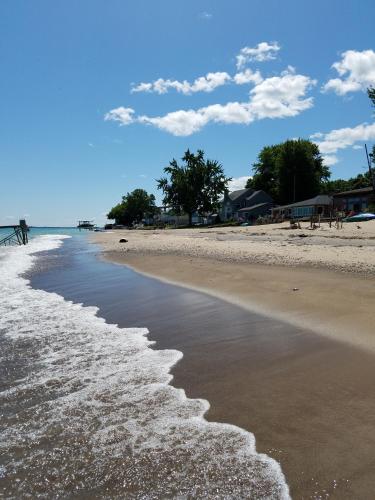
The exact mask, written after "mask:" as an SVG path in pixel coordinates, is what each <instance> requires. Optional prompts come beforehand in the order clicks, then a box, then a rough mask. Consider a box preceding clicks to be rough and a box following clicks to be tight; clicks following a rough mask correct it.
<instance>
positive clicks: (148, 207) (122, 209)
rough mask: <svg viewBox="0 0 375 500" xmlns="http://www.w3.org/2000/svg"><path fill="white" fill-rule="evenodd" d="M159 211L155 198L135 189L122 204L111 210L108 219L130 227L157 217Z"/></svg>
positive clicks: (124, 197)
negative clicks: (134, 223) (153, 216)
mask: <svg viewBox="0 0 375 500" xmlns="http://www.w3.org/2000/svg"><path fill="white" fill-rule="evenodd" d="M157 211H158V208H157V207H156V205H155V196H154V195H153V194H148V193H147V191H145V190H144V189H135V190H134V191H132V192H131V193H127V194H126V195H125V196H123V197H122V201H121V203H118V204H117V205H115V206H114V207H113V208H112V209H111V210H110V212H109V213H108V214H107V218H108V219H115V220H116V222H117V223H119V224H125V225H129V224H132V223H133V222H140V221H141V220H142V219H144V218H145V217H150V216H152V215H155V214H156V213H157Z"/></svg>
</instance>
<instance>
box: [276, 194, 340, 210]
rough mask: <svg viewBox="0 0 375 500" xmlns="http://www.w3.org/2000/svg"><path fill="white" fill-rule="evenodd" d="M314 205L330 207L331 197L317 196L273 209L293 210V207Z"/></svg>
mask: <svg viewBox="0 0 375 500" xmlns="http://www.w3.org/2000/svg"><path fill="white" fill-rule="evenodd" d="M316 205H332V197H331V196H328V195H326V194H318V196H315V198H310V199H309V200H303V201H297V202H296V203H291V204H290V205H283V206H282V207H275V209H276V210H277V209H280V208H294V207H311V206H316Z"/></svg>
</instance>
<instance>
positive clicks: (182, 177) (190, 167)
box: [157, 149, 231, 225]
mask: <svg viewBox="0 0 375 500" xmlns="http://www.w3.org/2000/svg"><path fill="white" fill-rule="evenodd" d="M182 161H183V164H182V165H179V164H178V163H177V161H176V160H175V159H173V160H172V161H171V162H170V163H169V165H168V166H167V167H165V168H164V173H165V174H167V176H165V177H162V178H161V179H159V180H157V183H158V186H157V187H158V189H161V190H162V191H163V194H164V198H163V203H164V205H166V206H169V207H171V208H172V209H173V210H174V212H175V213H177V214H180V213H187V214H188V215H189V224H190V225H191V223H192V215H193V213H194V212H197V213H199V214H204V213H207V212H212V211H214V210H216V209H217V207H218V205H219V200H220V198H221V196H222V195H223V193H224V192H225V191H226V190H227V185H228V182H229V181H230V180H231V179H230V178H228V177H225V175H224V171H223V167H222V165H221V164H220V163H218V162H217V161H216V160H206V159H205V158H204V151H202V150H200V149H199V150H198V151H197V153H196V154H194V153H191V152H190V151H189V150H187V151H186V152H185V154H184V156H183V157H182Z"/></svg>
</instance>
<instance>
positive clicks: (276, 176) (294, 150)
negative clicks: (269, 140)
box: [247, 139, 330, 204]
mask: <svg viewBox="0 0 375 500" xmlns="http://www.w3.org/2000/svg"><path fill="white" fill-rule="evenodd" d="M253 171H254V176H253V177H252V178H251V179H249V181H248V183H247V187H252V188H253V189H262V190H264V191H266V192H268V193H269V194H270V195H271V196H272V197H273V198H274V200H275V201H276V202H277V203H281V204H283V203H291V202H294V201H300V200H303V199H307V198H311V197H313V196H315V195H317V194H318V193H319V191H320V189H321V186H322V183H323V182H324V181H326V180H327V179H328V178H329V176H330V171H329V168H328V167H326V166H325V165H324V164H323V158H322V157H321V155H320V152H319V148H318V146H317V145H316V144H314V143H313V142H311V141H308V140H305V139H298V140H288V141H285V142H283V143H281V144H276V145H273V146H266V147H264V148H263V149H262V151H261V152H260V153H259V155H258V162H257V163H255V164H254V165H253Z"/></svg>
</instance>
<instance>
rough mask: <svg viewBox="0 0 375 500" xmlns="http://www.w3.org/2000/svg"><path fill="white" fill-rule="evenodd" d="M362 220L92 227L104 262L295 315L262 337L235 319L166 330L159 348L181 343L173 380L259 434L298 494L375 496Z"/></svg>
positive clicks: (368, 262) (373, 375) (369, 264)
mask: <svg viewBox="0 0 375 500" xmlns="http://www.w3.org/2000/svg"><path fill="white" fill-rule="evenodd" d="M306 226H307V224H306ZM359 226H360V227H357V225H356V224H347V225H344V227H343V229H340V230H337V229H336V228H329V227H328V225H325V226H323V227H321V228H320V229H315V230H309V229H308V228H307V227H302V228H301V229H297V230H291V229H289V224H284V225H271V226H255V227H240V228H212V229H209V228H194V229H183V230H164V231H159V230H158V231H143V230H137V231H113V232H107V233H97V234H95V235H93V237H92V240H93V241H95V242H96V243H99V244H100V245H101V248H102V255H103V256H104V258H106V259H108V260H111V261H113V262H117V263H120V264H126V265H128V266H130V267H132V268H134V269H135V270H137V271H139V272H141V273H144V274H147V275H150V276H154V277H157V278H158V279H161V280H164V281H167V282H170V283H174V284H179V285H182V286H185V287H188V288H193V289H195V290H198V291H202V292H205V293H208V294H210V295H212V296H215V297H218V298H220V299H224V300H226V301H227V302H231V303H232V304H236V305H239V306H241V307H242V308H245V309H247V310H249V311H253V312H256V313H259V314H260V315H261V316H259V318H262V317H264V318H273V319H276V320H279V321H280V322H279V324H280V325H285V324H287V325H288V324H289V325H290V333H286V331H288V329H286V328H285V327H281V326H280V329H279V330H278V328H277V327H272V328H270V327H265V325H264V324H263V323H262V320H261V319H260V320H259V321H258V322H257V324H254V325H253V326H252V327H251V328H252V331H253V329H255V330H256V331H257V332H258V333H257V334H256V335H250V334H249V331H248V330H246V329H245V328H243V329H242V330H241V328H239V327H238V325H237V327H236V334H235V335H234V336H233V335H232V334H231V333H230V332H228V333H227V335H225V334H224V333H221V334H220V335H218V336H217V337H216V338H215V336H212V335H211V336H210V338H209V339H206V338H205V337H204V331H203V332H198V333H197V335H196V337H195V338H194V339H190V340H191V342H190V343H187V344H186V342H185V344H184V342H182V341H181V339H173V335H172V334H170V335H169V337H168V338H167V339H165V340H164V341H162V342H161V343H160V347H162V348H164V347H168V346H169V347H176V348H178V349H180V350H181V351H182V352H183V353H184V358H183V360H182V361H181V362H180V363H178V365H177V366H176V367H175V368H174V370H173V374H174V382H173V384H174V385H176V386H177V387H183V388H184V389H185V390H186V392H187V394H188V396H191V397H203V398H206V399H207V400H208V401H209V402H210V404H211V409H210V411H209V413H208V415H207V418H208V419H210V420H215V421H223V422H229V423H233V424H235V425H239V426H240V427H242V428H245V429H247V430H249V431H251V432H253V433H254V434H255V437H256V439H257V449H258V450H259V451H262V452H265V453H267V454H269V455H270V456H272V457H274V458H276V459H277V460H279V461H280V463H281V466H282V469H283V471H284V473H285V475H286V478H287V481H288V484H289V485H290V488H291V494H292V496H293V497H294V498H328V496H329V498H369V499H370V498H372V497H373V491H374V489H375V480H374V470H373V467H374V466H373V463H374V455H373V450H374V445H375V426H374V424H373V414H374V410H375V400H374V398H373V394H374V390H373V384H374V382H375V335H374V333H375V331H374V330H375V329H374V324H375V312H374V309H373V304H374V303H375V286H374V285H375V277H374V271H375V252H374V249H375V223H374V222H366V223H361V224H360V225H359ZM120 238H126V239H127V240H128V241H127V242H126V243H119V239H120ZM276 324H277V323H276ZM157 346H159V343H158V344H157ZM198 374H199V375H198Z"/></svg>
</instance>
